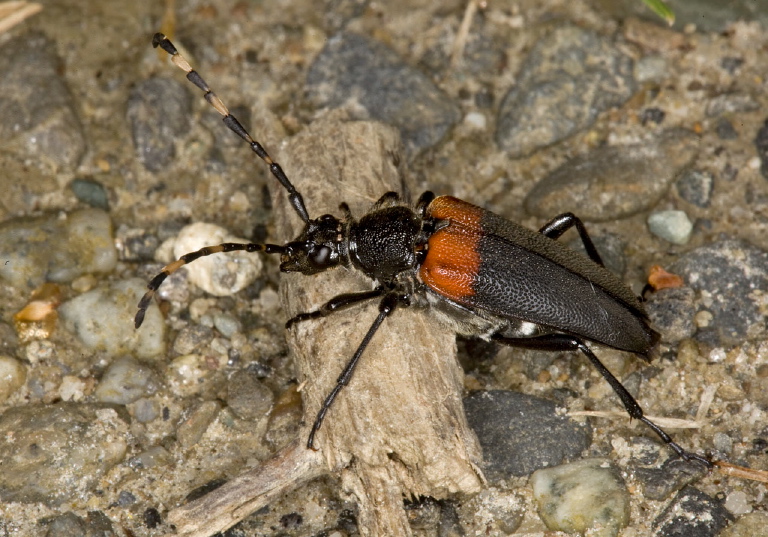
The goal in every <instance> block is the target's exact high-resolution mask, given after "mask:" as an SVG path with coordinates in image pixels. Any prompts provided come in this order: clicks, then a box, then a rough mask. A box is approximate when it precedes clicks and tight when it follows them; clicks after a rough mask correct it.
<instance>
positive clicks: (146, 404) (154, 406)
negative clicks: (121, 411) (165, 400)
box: [131, 398, 160, 423]
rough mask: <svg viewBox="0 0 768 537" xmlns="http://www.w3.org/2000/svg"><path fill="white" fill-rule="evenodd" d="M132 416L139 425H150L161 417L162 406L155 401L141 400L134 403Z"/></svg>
mask: <svg viewBox="0 0 768 537" xmlns="http://www.w3.org/2000/svg"><path fill="white" fill-rule="evenodd" d="M131 415H132V416H133V417H134V418H136V421H138V422H139V423H149V422H150V421H153V420H156V419H157V418H158V416H160V404H159V403H158V402H157V401H155V400H154V399H146V398H140V399H138V400H136V401H135V402H134V404H133V410H132V412H131Z"/></svg>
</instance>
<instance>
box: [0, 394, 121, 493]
mask: <svg viewBox="0 0 768 537" xmlns="http://www.w3.org/2000/svg"><path fill="white" fill-rule="evenodd" d="M127 435H128V424H127V423H126V422H125V421H124V420H123V418H121V417H120V416H119V415H118V413H117V412H116V411H115V410H114V409H113V408H110V407H106V406H104V405H96V404H78V403H60V404H56V405H26V406H21V407H15V408H11V409H9V410H7V411H6V412H5V413H4V414H3V415H2V416H0V453H3V471H2V472H0V499H2V501H6V502H16V501H17V502H42V503H44V504H46V505H58V504H60V503H61V502H64V501H68V500H74V499H75V498H81V497H85V496H88V495H89V492H90V491H92V490H93V488H94V487H95V486H96V485H97V484H98V482H99V480H100V479H101V477H102V476H103V475H104V474H105V473H106V472H107V471H108V470H109V469H110V468H112V467H113V466H114V465H115V464H118V463H119V462H120V461H122V460H123V458H124V457H125V453H126V450H127V449H128V446H127V443H126V438H127Z"/></svg>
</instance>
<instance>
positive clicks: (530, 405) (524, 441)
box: [464, 390, 592, 483]
mask: <svg viewBox="0 0 768 537" xmlns="http://www.w3.org/2000/svg"><path fill="white" fill-rule="evenodd" d="M464 408H465V410H466V413H467V420H468V421H469V425H470V427H472V429H473V430H474V431H475V433H476V434H477V438H478V440H479V441H480V445H481V447H482V448H483V459H484V462H485V466H484V468H483V470H484V472H485V474H486V477H487V478H488V480H489V481H490V482H492V483H493V482H494V481H496V480H501V479H506V478H508V477H509V476H510V475H514V476H525V475H529V474H530V473H531V472H533V471H534V470H536V469H538V468H543V467H545V466H555V465H557V464H562V462H563V461H565V460H567V459H572V458H576V457H578V456H579V455H580V454H581V452H582V451H583V450H584V449H586V448H587V447H588V446H589V444H590V442H591V436H592V435H591V430H590V428H589V425H587V424H586V423H585V424H580V423H577V422H575V421H573V420H571V419H569V418H567V417H565V416H562V415H558V413H557V405H556V404H555V403H553V402H552V401H548V400H546V399H541V398H539V397H533V396H530V395H525V394H522V393H517V392H512V391H505V390H492V391H483V392H475V393H473V394H471V395H470V396H468V397H466V398H465V399H464Z"/></svg>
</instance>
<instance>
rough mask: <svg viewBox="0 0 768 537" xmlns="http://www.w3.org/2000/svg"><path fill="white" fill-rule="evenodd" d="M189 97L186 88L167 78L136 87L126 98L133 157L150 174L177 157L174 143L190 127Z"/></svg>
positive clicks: (152, 80) (149, 81) (156, 78)
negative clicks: (134, 152)
mask: <svg viewBox="0 0 768 537" xmlns="http://www.w3.org/2000/svg"><path fill="white" fill-rule="evenodd" d="M191 112H192V96H191V95H190V92H189V90H188V89H187V86H186V85H184V84H182V83H181V82H179V81H177V80H173V79H170V78H162V77H155V78H150V79H149V80H145V81H144V82H142V83H141V84H139V85H137V86H136V87H135V88H134V89H133V91H132V92H131V95H130V97H129V98H128V109H127V119H128V123H129V124H130V125H131V135H132V136H133V145H134V147H135V149H136V156H137V158H138V159H139V162H141V163H142V164H143V165H144V167H145V168H146V169H147V170H149V171H151V172H159V171H162V170H163V169H165V168H166V167H167V166H168V165H169V164H170V163H171V162H172V161H173V159H174V157H175V156H176V146H175V144H176V142H177V140H178V139H179V138H182V137H184V135H185V134H186V133H187V129H188V128H189V118H190V116H191Z"/></svg>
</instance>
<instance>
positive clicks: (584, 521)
mask: <svg viewBox="0 0 768 537" xmlns="http://www.w3.org/2000/svg"><path fill="white" fill-rule="evenodd" d="M531 485H532V486H533V496H534V498H535V499H536V503H537V505H538V512H539V516H540V517H541V519H542V520H543V521H544V524H546V525H547V527H548V528H549V529H550V530H553V531H564V532H567V533H575V532H580V533H583V532H586V531H589V535H591V536H600V537H615V536H617V535H618V534H619V531H621V529H622V528H623V527H625V526H626V525H627V524H628V523H629V493H628V492H627V488H626V485H625V484H624V480H623V479H622V477H621V474H620V472H619V470H618V468H616V467H615V466H614V465H613V463H611V462H610V461H608V460H605V459H586V460H582V461H577V462H573V463H570V464H564V465H562V466H557V467H555V468H546V469H543V470H537V471H536V472H534V473H533V475H532V476H531Z"/></svg>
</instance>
